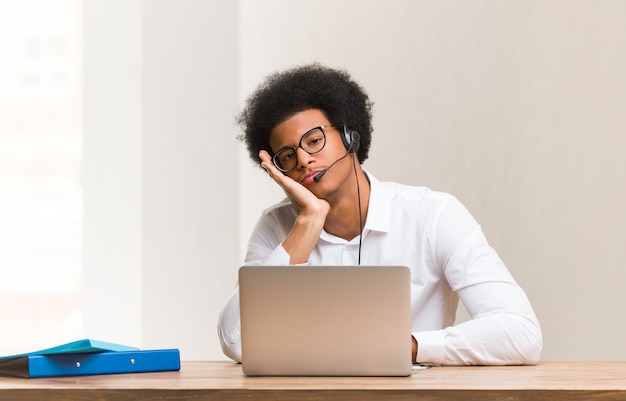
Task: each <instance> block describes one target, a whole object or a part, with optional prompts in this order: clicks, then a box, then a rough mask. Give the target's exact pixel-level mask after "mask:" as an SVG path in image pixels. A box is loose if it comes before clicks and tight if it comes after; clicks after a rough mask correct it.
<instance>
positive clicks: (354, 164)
mask: <svg viewBox="0 0 626 401" xmlns="http://www.w3.org/2000/svg"><path fill="white" fill-rule="evenodd" d="M371 108H372V103H371V102H370V100H369V98H368V96H367V94H366V93H365V91H364V90H363V89H362V88H361V86H360V85H359V84H358V83H356V82H355V81H354V80H352V79H351V77H350V76H349V74H348V73H346V72H345V71H341V70H334V69H331V68H327V67H324V66H321V65H319V64H312V65H305V66H301V67H297V68H294V69H290V70H286V71H283V72H278V73H275V74H273V75H271V76H270V77H268V78H267V79H266V80H265V81H264V82H263V83H262V84H261V85H260V86H259V88H257V90H256V91H255V92H254V93H253V94H252V95H251V96H250V97H249V98H248V101H247V104H246V107H245V109H244V110H243V111H242V113H241V114H240V116H239V123H240V124H241V126H242V128H243V131H244V133H243V135H242V137H241V138H242V139H243V140H244V141H245V143H246V144H247V147H248V151H249V153H250V156H251V158H252V159H253V160H254V161H255V162H257V163H258V162H259V160H260V162H261V167H262V168H264V169H265V170H266V171H267V172H268V174H269V176H270V177H271V178H272V179H273V180H274V181H275V182H276V184H278V185H280V186H281V188H282V189H283V190H284V192H285V194H286V195H287V198H286V199H285V200H284V201H282V202H280V203H278V204H276V205H274V206H272V207H270V208H269V209H267V210H265V211H264V212H263V215H262V216H261V218H260V220H259V221H258V223H257V225H256V227H255V229H254V232H253V233H252V236H251V238H250V241H249V244H248V250H247V255H246V261H245V264H247V265H263V264H267V265H294V268H306V267H301V266H302V265H307V264H308V265H342V264H352V265H356V264H363V265H405V266H408V267H409V268H410V270H411V310H412V336H411V339H412V344H413V349H412V358H413V361H414V362H430V363H436V364H448V365H450V364H534V363H536V362H537V361H538V360H539V354H540V351H541V347H542V334H541V329H540V327H539V323H538V321H537V318H536V316H535V314H534V312H533V310H532V307H531V305H530V303H529V301H528V299H527V297H526V295H525V294H524V292H523V291H522V289H521V288H520V287H519V285H518V284H517V283H516V282H515V280H514V279H513V277H512V276H511V275H510V274H509V272H508V270H507V269H506V267H505V265H504V264H503V263H502V261H501V260H500V258H499V257H498V255H497V254H496V252H495V251H494V250H493V249H492V248H491V247H490V246H489V244H488V242H487V240H486V238H485V236H484V235H483V233H482V230H481V228H480V226H479V225H478V224H477V223H476V221H475V220H474V219H473V217H472V216H471V215H470V213H469V212H468V211H467V210H466V209H465V208H464V207H463V206H462V205H461V204H460V202H458V200H457V199H456V198H454V197H453V196H451V195H448V194H444V193H441V192H435V191H432V190H430V189H428V188H425V187H411V186H405V185H401V184H398V183H393V182H379V181H378V180H376V178H375V177H374V176H373V175H372V174H370V173H369V172H367V171H365V170H363V169H362V168H361V163H363V162H364V161H365V160H366V159H367V157H368V152H369V148H370V143H371V132H372V126H371ZM459 298H460V299H461V301H462V302H463V304H464V305H465V307H466V309H467V310H468V312H469V313H470V314H471V316H472V319H471V320H470V321H468V322H465V323H461V324H458V325H456V326H455V325H454V319H455V313H456V308H457V304H458V300H459ZM239 327H240V323H239V299H238V293H237V292H236V293H235V294H234V295H233V297H232V298H231V299H230V301H229V302H228V303H227V304H226V306H225V307H224V309H223V311H222V313H221V315H220V320H219V324H218V333H219V336H220V341H221V344H222V349H223V351H224V353H225V354H226V355H227V356H228V357H230V358H232V359H234V360H236V361H241V339H240V332H239ZM302 346H303V347H306V344H302Z"/></svg>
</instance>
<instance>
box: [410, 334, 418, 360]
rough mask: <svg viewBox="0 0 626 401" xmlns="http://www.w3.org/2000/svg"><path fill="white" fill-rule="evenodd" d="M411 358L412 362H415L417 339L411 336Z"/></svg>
mask: <svg viewBox="0 0 626 401" xmlns="http://www.w3.org/2000/svg"><path fill="white" fill-rule="evenodd" d="M411 359H412V361H413V363H417V340H416V339H415V337H413V336H411Z"/></svg>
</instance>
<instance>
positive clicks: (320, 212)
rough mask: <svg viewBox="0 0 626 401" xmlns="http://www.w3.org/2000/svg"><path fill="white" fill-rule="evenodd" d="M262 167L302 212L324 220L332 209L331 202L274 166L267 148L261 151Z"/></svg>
mask: <svg viewBox="0 0 626 401" xmlns="http://www.w3.org/2000/svg"><path fill="white" fill-rule="evenodd" d="M259 157H260V158H261V167H263V168H264V169H265V171H267V173H268V174H269V175H270V177H271V178H272V179H273V180H274V182H276V183H277V184H278V185H280V187H281V188H282V189H283V191H284V192H285V194H286V195H287V197H288V198H289V199H290V200H291V202H293V204H294V205H295V206H296V207H297V208H298V210H299V211H300V214H306V215H310V216H323V218H324V220H325V219H326V216H327V215H328V212H329V211H330V204H329V203H328V202H327V201H325V200H324V199H320V198H318V197H317V196H315V194H314V193H313V192H311V191H309V190H308V189H307V188H306V187H305V186H304V185H302V184H300V183H299V182H296V181H295V180H293V179H292V178H291V177H289V176H287V175H285V174H283V172H282V171H280V170H279V169H277V168H276V166H274V163H272V159H271V157H270V155H269V153H267V151H265V150H261V151H260V152H259Z"/></svg>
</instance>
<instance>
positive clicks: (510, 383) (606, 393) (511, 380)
mask: <svg viewBox="0 0 626 401" xmlns="http://www.w3.org/2000/svg"><path fill="white" fill-rule="evenodd" d="M42 399H45V400H55V399H62V400H70V401H72V400H76V401H86V400H131V399H132V400H157V399H159V400H163V399H166V400H218V399H219V400H242V399H246V400H287V399H303V400H311V399H324V400H333V399H342V400H367V399H377V400H380V399H392V400H400V399H402V400H448V399H464V400H502V399H506V400H568V401H569V400H589V399H594V400H595V399H597V400H626V362H542V363H540V364H539V365H537V366H506V367H485V366H481V367H435V368H431V369H428V370H425V371H418V372H415V373H413V374H412V375H411V376H409V377H394V378H381V377H246V376H244V375H243V373H242V371H241V366H240V365H236V364H234V363H230V362H183V364H182V369H181V371H180V372H162V373H141V374H123V375H108V376H82V377H60V378H47V379H19V378H6V377H3V378H0V400H11V401H17V400H42Z"/></svg>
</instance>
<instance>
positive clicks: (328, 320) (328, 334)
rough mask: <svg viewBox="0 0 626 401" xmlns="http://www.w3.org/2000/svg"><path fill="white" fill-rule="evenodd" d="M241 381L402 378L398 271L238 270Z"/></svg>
mask: <svg viewBox="0 0 626 401" xmlns="http://www.w3.org/2000/svg"><path fill="white" fill-rule="evenodd" d="M239 298H240V312H241V345H242V368H243V372H244V373H245V374H246V375H248V376H408V375H409V374H411V369H412V363H411V307H410V272H409V269H408V267H406V266H244V267H241V268H240V269H239Z"/></svg>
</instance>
